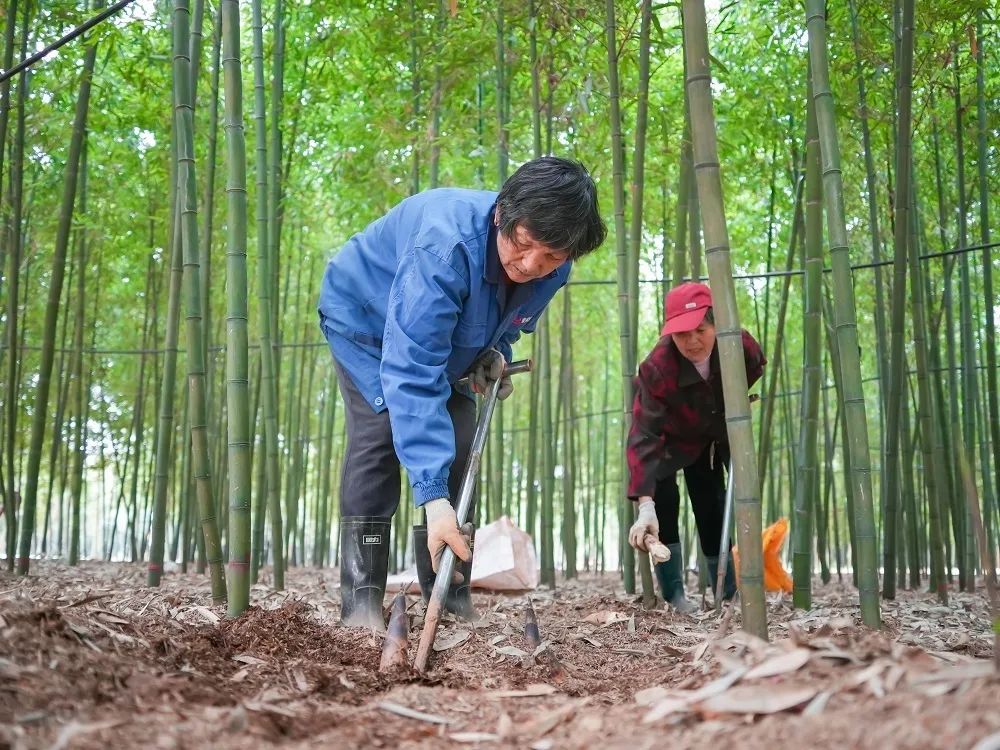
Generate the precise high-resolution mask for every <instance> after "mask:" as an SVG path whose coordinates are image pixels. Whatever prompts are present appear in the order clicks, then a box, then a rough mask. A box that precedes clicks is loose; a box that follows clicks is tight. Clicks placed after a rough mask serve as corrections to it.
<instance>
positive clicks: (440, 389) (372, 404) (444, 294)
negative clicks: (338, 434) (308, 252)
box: [319, 157, 606, 629]
mask: <svg viewBox="0 0 1000 750" xmlns="http://www.w3.org/2000/svg"><path fill="white" fill-rule="evenodd" d="M605 235H606V228H605V226H604V223H603V221H602V220H601V217H600V212H599V211H598V205H597V190H596V188H595V186H594V182H593V180H592V179H591V177H590V175H589V174H588V173H587V171H586V170H585V169H584V168H583V166H582V165H580V164H579V163H577V162H572V161H568V160H566V159H560V158H556V157H542V158H539V159H535V160H533V161H530V162H528V163H526V164H524V165H523V166H522V167H521V168H520V169H518V170H517V172H515V173H514V174H513V175H512V176H511V177H510V179H508V180H507V181H506V182H505V183H504V185H503V187H502V189H501V190H500V193H499V194H497V193H495V192H490V191H476V190H461V189H454V188H442V189H436V190H428V191H425V192H423V193H419V194H417V195H414V196H411V197H410V198H407V199H405V200H403V201H402V202H401V203H399V204H398V205H397V206H396V207H395V208H393V209H392V210H391V211H389V213H387V214H386V215H385V216H383V217H382V218H380V219H378V220H376V221H375V222H373V223H372V224H370V225H369V226H368V227H367V228H366V229H365V230H364V231H362V232H360V233H358V234H356V235H354V236H353V237H352V238H351V239H350V240H348V242H347V243H346V244H345V245H344V246H343V247H342V248H341V249H340V251H339V252H338V253H337V254H336V255H335V256H334V258H333V260H331V261H330V263H329V265H328V266H327V269H326V273H325V275H324V277H323V287H322V291H321V292H320V299H319V317H320V325H321V327H322V329H323V333H324V334H325V335H326V338H327V341H328V342H329V344H330V349H331V351H332V352H333V360H334V368H335V369H336V371H337V376H338V382H339V385H340V391H341V394H342V396H343V398H344V404H345V407H346V414H347V417H346V422H347V447H346V450H345V454H344V462H343V472H342V475H341V484H340V511H341V520H340V570H341V579H340V580H341V588H340V591H341V593H340V596H341V621H342V622H343V623H344V624H347V625H362V626H366V627H376V628H379V629H381V628H383V627H384V620H383V614H382V600H383V597H384V595H385V581H386V575H387V573H388V564H389V524H390V522H391V519H392V516H393V514H394V513H395V512H396V508H397V507H398V505H399V496H400V487H399V467H400V464H402V465H403V467H405V468H406V472H407V475H408V478H409V481H410V483H411V485H412V487H413V497H414V501H415V503H416V505H417V506H418V507H420V508H423V509H424V511H425V513H426V526H418V527H416V528H415V529H414V554H415V556H416V558H417V569H418V576H419V578H420V586H421V589H422V591H423V592H424V597H425V599H426V597H427V596H428V595H429V593H430V591H431V588H432V587H433V585H434V572H433V571H434V570H436V569H437V561H438V558H439V557H440V554H441V552H442V551H443V550H444V547H445V545H447V546H448V547H450V548H451V549H452V550H453V551H454V553H455V554H456V556H457V557H458V558H459V560H460V561H461V563H460V564H459V565H458V568H457V571H458V573H459V574H460V575H461V578H462V581H461V582H458V581H456V583H454V584H453V585H452V587H451V589H450V591H449V595H448V599H447V600H446V606H447V607H448V609H449V610H450V611H452V612H455V613H456V614H458V615H460V616H463V617H466V618H472V617H474V616H475V610H474V609H473V608H472V600H471V598H470V596H469V582H470V579H471V572H472V552H471V550H470V547H469V544H468V542H467V541H466V537H465V536H464V535H463V533H462V531H461V530H460V529H459V528H458V523H457V518H456V515H455V510H454V508H453V506H452V503H454V502H457V497H458V489H459V487H458V485H459V483H460V481H461V477H462V473H463V470H464V467H465V461H466V457H467V456H468V452H469V445H470V443H471V441H472V434H473V432H474V430H475V419H476V407H475V402H474V401H473V397H472V395H471V393H470V392H469V391H468V390H466V389H464V388H456V387H455V385H454V384H455V383H456V381H458V380H459V379H460V378H462V377H463V376H464V375H469V379H470V381H471V382H472V383H473V384H474V386H475V387H476V390H478V391H480V392H482V391H483V390H484V389H485V387H486V386H487V385H488V383H489V382H491V381H493V380H496V379H497V378H499V377H501V374H502V372H503V367H504V363H505V362H506V361H509V360H510V357H511V344H513V343H514V342H515V341H516V340H517V339H518V337H519V336H520V334H521V333H522V332H524V333H530V332H532V331H533V330H534V329H535V324H536V322H537V318H538V316H539V315H540V314H541V313H542V311H543V310H544V309H545V306H546V305H547V304H548V303H549V301H550V300H551V299H552V297H553V295H554V294H555V293H556V292H557V291H558V290H559V289H560V288H561V287H562V286H563V285H564V284H565V283H566V281H567V279H568V277H569V272H570V267H571V265H572V261H574V260H576V259H577V258H580V257H582V256H583V255H586V254H587V253H589V252H591V251H592V250H595V249H596V248H597V247H598V246H600V244H601V243H602V242H603V241H604V237H605ZM511 391H512V387H511V386H510V383H509V381H508V382H505V383H503V384H502V386H501V390H500V394H499V395H500V398H506V397H507V396H509V395H510V393H511Z"/></svg>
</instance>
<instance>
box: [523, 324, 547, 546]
mask: <svg viewBox="0 0 1000 750" xmlns="http://www.w3.org/2000/svg"><path fill="white" fill-rule="evenodd" d="M532 338H533V339H534V341H532V342H531V358H532V359H533V360H534V361H535V362H539V363H540V362H541V342H542V337H541V336H540V335H538V336H533V337H532ZM541 380H542V379H541V377H540V376H539V375H537V374H532V375H531V381H530V382H531V392H530V394H529V397H530V404H531V405H530V410H529V411H528V457H527V470H526V472H525V473H526V475H527V476H526V479H525V483H526V486H527V493H528V497H527V498H526V500H525V508H524V526H523V528H524V530H525V531H527V532H528V533H529V534H531V535H532V536H536V535H537V534H538V529H537V528H536V520H537V518H538V493H537V492H536V491H535V480H536V478H537V476H538V466H539V463H540V462H539V450H538V433H539V431H540V430H539V426H538V417H539V414H540V410H539V407H538V399H539V394H540V392H541ZM541 463H542V465H543V466H544V460H542V461H541Z"/></svg>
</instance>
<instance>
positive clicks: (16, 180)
mask: <svg viewBox="0 0 1000 750" xmlns="http://www.w3.org/2000/svg"><path fill="white" fill-rule="evenodd" d="M29 10H30V6H29V7H28V8H25V9H24V11H23V13H22V14H21V15H22V19H21V56H22V58H23V57H24V56H26V54H27V51H26V50H27V40H28V26H29V22H30V17H31V14H30V12H29ZM14 21H16V17H12V18H11V25H13V22H14ZM7 33H10V29H8V32H7ZM27 98H28V74H27V73H24V72H22V73H21V74H20V76H18V82H17V110H16V121H15V127H14V143H13V148H12V149H11V165H10V193H9V196H10V197H9V201H10V219H9V220H8V223H7V231H8V236H7V238H6V239H7V241H6V245H7V247H9V248H10V251H9V255H8V261H9V263H8V270H7V283H8V285H9V289H8V290H7V351H8V356H7V382H6V384H5V385H6V387H5V389H4V404H5V410H4V411H5V425H4V428H5V432H4V437H5V438H6V439H5V440H4V463H5V466H6V474H7V481H6V488H5V491H4V519H5V520H4V523H5V524H6V527H7V569H8V570H9V571H13V570H14V559H15V557H16V555H15V549H16V548H17V511H18V505H19V500H20V497H19V493H18V491H17V489H16V480H15V477H17V476H18V473H16V470H17V469H20V467H15V464H14V459H15V458H16V457H17V448H16V446H17V434H18V432H17V421H18V409H17V396H18V384H19V383H20V382H21V368H20V364H21V362H22V358H21V357H15V356H13V353H14V352H16V351H18V347H19V346H20V338H19V336H18V329H19V320H20V316H19V314H18V309H17V308H18V301H19V299H20V296H21V292H20V281H21V259H22V258H21V249H22V239H23V236H24V233H23V231H22V227H21V223H22V220H23V208H24V201H23V196H24V151H25V149H24V142H25V138H24V132H25V101H26V100H27ZM30 267H31V266H30V263H29V265H28V269H30ZM27 274H28V270H27V269H26V271H25V275H26V276H27ZM27 286H28V285H27V283H25V287H26V288H27Z"/></svg>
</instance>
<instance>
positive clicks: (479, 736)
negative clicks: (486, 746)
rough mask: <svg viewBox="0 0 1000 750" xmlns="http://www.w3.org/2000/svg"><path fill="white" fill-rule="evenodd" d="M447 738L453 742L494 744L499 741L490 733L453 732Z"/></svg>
mask: <svg viewBox="0 0 1000 750" xmlns="http://www.w3.org/2000/svg"><path fill="white" fill-rule="evenodd" d="M448 738H449V739H451V740H453V741H455V742H496V741H497V740H498V739H500V737H498V736H497V735H495V734H493V733H491V732H454V733H452V734H449V735H448Z"/></svg>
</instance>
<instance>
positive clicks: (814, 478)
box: [792, 81, 830, 609]
mask: <svg viewBox="0 0 1000 750" xmlns="http://www.w3.org/2000/svg"><path fill="white" fill-rule="evenodd" d="M805 224H806V231H805V235H806V241H805V261H804V263H803V266H804V268H805V272H806V278H805V284H804V285H803V302H802V307H803V310H804V313H803V332H802V338H803V345H802V400H801V412H800V430H799V460H798V474H799V482H798V485H797V487H796V492H795V515H794V520H795V523H794V525H793V526H792V531H793V552H792V581H793V591H792V602H793V604H794V605H795V606H796V607H799V608H801V609H809V608H811V607H812V559H813V552H812V530H813V527H814V525H815V519H816V516H817V513H818V510H819V504H818V502H817V500H818V498H819V465H818V455H817V452H818V450H817V449H818V447H819V446H818V443H819V395H820V386H821V380H820V378H821V375H822V372H823V342H822V335H823V305H822V293H823V292H822V287H823V175H822V172H821V168H820V158H819V129H818V126H817V125H816V109H815V104H814V102H813V98H812V83H811V81H810V83H809V84H808V93H807V96H806V217H805ZM820 525H822V524H820ZM822 537H823V545H822V547H823V548H825V542H826V534H825V529H824V533H823V534H822ZM824 552H825V549H823V550H822V551H821V552H820V560H821V564H822V565H823V568H824V571H825V575H826V577H827V578H829V575H830V574H829V571H828V570H826V561H825V554H824Z"/></svg>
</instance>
